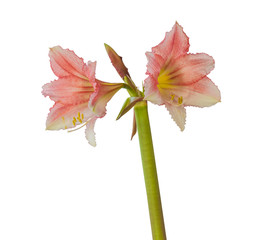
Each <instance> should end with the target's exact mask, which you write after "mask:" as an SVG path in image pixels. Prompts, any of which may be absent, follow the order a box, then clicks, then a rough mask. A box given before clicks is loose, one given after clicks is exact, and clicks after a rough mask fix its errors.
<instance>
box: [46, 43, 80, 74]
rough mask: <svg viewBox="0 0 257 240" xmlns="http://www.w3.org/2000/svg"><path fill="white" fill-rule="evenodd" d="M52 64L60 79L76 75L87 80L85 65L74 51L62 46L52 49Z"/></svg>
mask: <svg viewBox="0 0 257 240" xmlns="http://www.w3.org/2000/svg"><path fill="white" fill-rule="evenodd" d="M49 57H50V63H51V67H52V70H53V72H54V73H55V75H56V76H58V77H65V76H68V75H75V76H77V77H80V78H85V63H84V62H83V58H79V57H78V56H77V55H76V54H75V53H74V52H73V51H71V50H69V49H63V48H62V47H60V46H56V47H53V48H50V51H49Z"/></svg>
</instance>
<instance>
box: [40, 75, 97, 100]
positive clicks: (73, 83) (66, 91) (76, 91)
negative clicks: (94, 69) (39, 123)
mask: <svg viewBox="0 0 257 240" xmlns="http://www.w3.org/2000/svg"><path fill="white" fill-rule="evenodd" d="M93 92H94V88H93V86H92V84H91V83H90V82H89V81H86V80H84V79H81V78H78V77H76V76H73V75H70V76H67V77H61V78H59V79H58V80H55V81H52V82H50V83H47V84H45V85H44V86H43V91H42V94H43V95H44V96H45V97H46V96H49V97H50V99H52V100H53V101H55V102H57V101H60V102H62V103H66V104H78V103H81V102H88V101H89V97H90V95H91V94H92V93H93Z"/></svg>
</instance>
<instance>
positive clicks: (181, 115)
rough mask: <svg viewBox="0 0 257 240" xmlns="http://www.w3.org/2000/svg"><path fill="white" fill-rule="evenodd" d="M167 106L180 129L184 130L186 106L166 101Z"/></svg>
mask: <svg viewBox="0 0 257 240" xmlns="http://www.w3.org/2000/svg"><path fill="white" fill-rule="evenodd" d="M165 106H166V108H167V110H168V111H169V113H170V115H171V116H172V118H173V120H174V121H175V123H176V124H177V125H178V127H179V128H180V130H181V131H183V130H184V129H185V124H186V109H185V108H184V106H183V105H180V106H175V105H172V104H169V103H165Z"/></svg>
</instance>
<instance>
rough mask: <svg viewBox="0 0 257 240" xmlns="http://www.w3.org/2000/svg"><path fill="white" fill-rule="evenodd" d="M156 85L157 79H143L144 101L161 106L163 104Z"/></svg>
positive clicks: (150, 77)
mask: <svg viewBox="0 0 257 240" xmlns="http://www.w3.org/2000/svg"><path fill="white" fill-rule="evenodd" d="M157 84H158V82H157V78H154V77H152V76H151V75H150V76H149V77H148V78H146V79H145V82H144V90H145V100H147V101H151V102H153V103H155V104H158V105H161V104H163V103H164V101H163V100H162V97H161V95H160V92H159V89H158V87H157Z"/></svg>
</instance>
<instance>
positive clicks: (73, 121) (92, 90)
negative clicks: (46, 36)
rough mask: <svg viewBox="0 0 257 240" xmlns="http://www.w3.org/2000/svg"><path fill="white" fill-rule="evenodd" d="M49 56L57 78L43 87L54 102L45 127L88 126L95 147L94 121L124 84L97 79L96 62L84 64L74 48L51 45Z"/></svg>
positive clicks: (89, 136)
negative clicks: (71, 49) (72, 49)
mask: <svg viewBox="0 0 257 240" xmlns="http://www.w3.org/2000/svg"><path fill="white" fill-rule="evenodd" d="M49 57H50V63H51V67H52V70H53V72H54V74H55V75H56V76H57V77H58V79H57V80H54V81H52V82H50V83H47V84H45V85H44V86H43V91H42V94H43V95H44V96H49V98H50V99H52V100H53V101H55V104H54V106H53V107H52V108H51V109H50V113H49V114H48V117H47V121H46V129H47V130H59V129H70V128H74V127H76V126H78V125H81V124H83V125H86V138H87V139H88V142H89V143H90V144H91V145H92V146H95V145H96V143H95V133H94V125H95V121H96V119H97V118H102V117H103V116H104V115H105V114H106V105H107V102H108V101H109V100H110V99H111V98H112V97H113V95H114V94H115V93H116V92H117V91H118V90H119V89H121V88H122V87H123V85H124V84H123V83H107V82H102V81H100V80H97V79H96V78H95V68H96V62H90V61H89V62H88V63H87V64H85V63H84V61H83V59H82V58H79V57H78V56H77V55H76V54H75V53H74V52H73V51H70V50H68V49H63V48H61V47H60V46H56V47H53V48H51V49H50V52H49ZM83 125H82V126H83Z"/></svg>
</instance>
